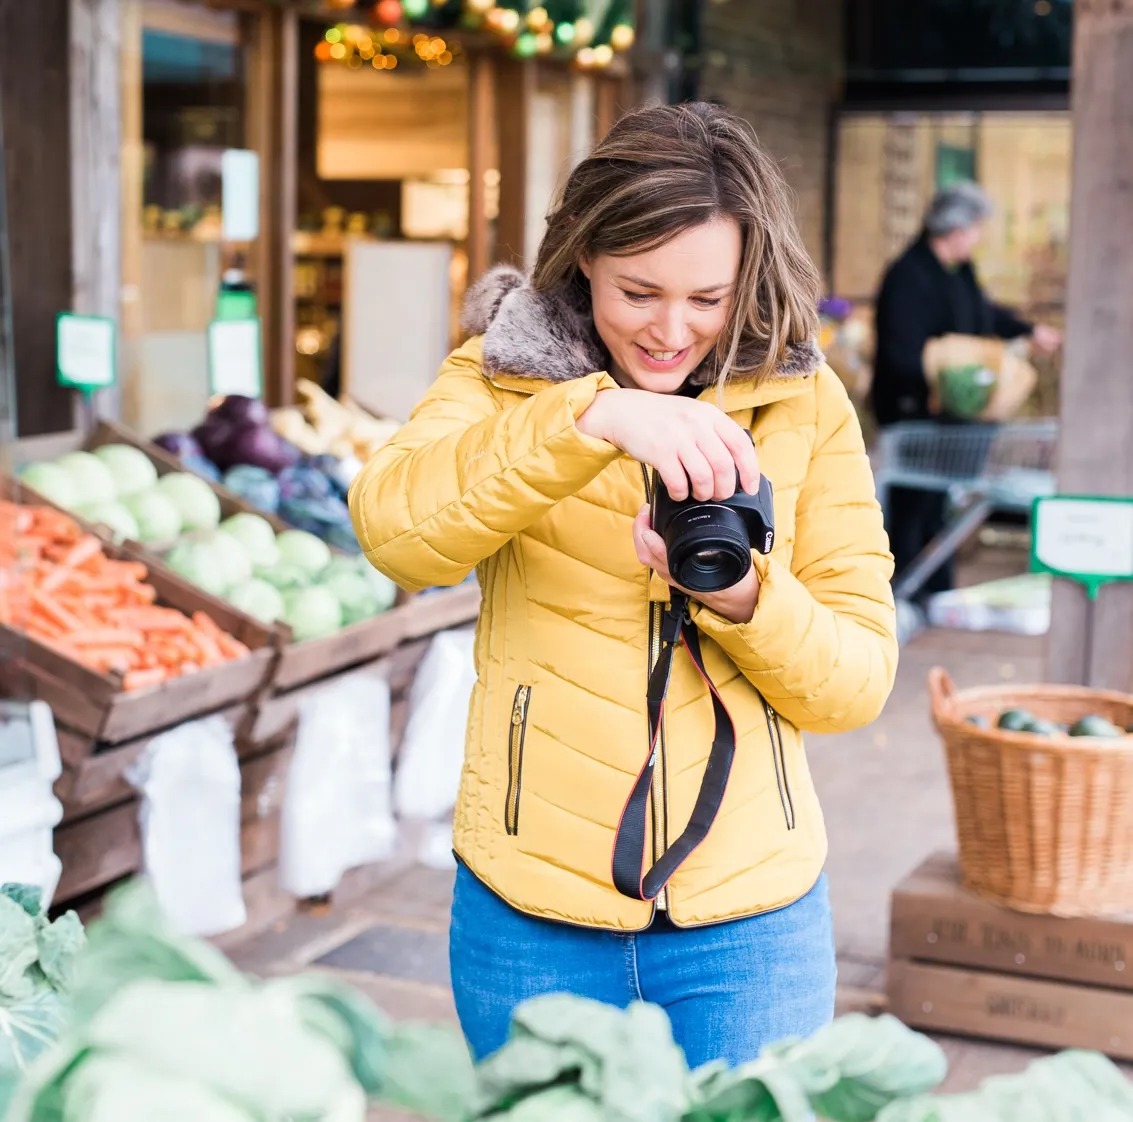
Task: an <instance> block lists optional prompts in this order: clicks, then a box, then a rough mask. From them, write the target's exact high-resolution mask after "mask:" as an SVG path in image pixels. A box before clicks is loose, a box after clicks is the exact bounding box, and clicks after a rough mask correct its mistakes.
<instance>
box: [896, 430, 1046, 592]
mask: <svg viewBox="0 0 1133 1122" xmlns="http://www.w3.org/2000/svg"><path fill="white" fill-rule="evenodd" d="M1057 446H1058V422H1057V420H1055V419H1054V418H1049V419H1042V420H1034V421H1012V422H1009V423H1005V424H986V423H977V424H958V423H956V424H953V423H949V424H938V423H936V422H931V421H906V422H903V423H901V424H897V425H892V426H890V427H889V428H886V429H883V430H882V431H881V434H880V437H879V439H878V442H877V448H876V453H875V455H876V464H875V468H874V478H875V480H876V483H877V497H878V500H879V501H880V503H881V505H882V509H883V510H888V498H889V491H890V489H891V488H893V487H913V488H916V489H918V490H922V491H940V492H943V493H945V494H947V495H948V496H949V498H950V499H951V502H952V507H953V509H954V510H955V511H956V515H955V517H954V518H953V519H952V521H951V522H950V523H949V524H948V525H947V526H946V527H945V528H944V530H942V531H941V533H940V534H938V535H937V536H936V537H935V538H934V539H933V540H932V541H931V542H929V544H928V545H927V546H925V548H924V549H923V550H922V551H921V552H920V554H919V555H918V556H917V558H916V560H915V561H914V562H913V563H912V564H911V565H910V566H909V567H908V568H907V569H906V570H905V572H904V573H902V575H901V576H900V578H899V579H898V580H897V581H896V583H895V584H894V586H893V595H894V597H895V598H896V599H897V600H898V601H905V600H911V599H912V598H913V597H914V596H915V595H916V594H917V593H918V592H919V591H920V590H921V589H922V588H923V587H924V585H925V582H926V581H927V580H928V579H929V577H931V576H932V574H933V573H935V572H936V570H937V569H939V568H940V566H941V565H942V564H944V562H945V561H947V560H948V559H949V558H950V557H953V556H954V555H955V554H956V552H957V551H958V550H959V549H960V547H961V546H962V545H963V544H964V543H965V542H966V541H967V540H968V539H969V538H970V537H971V536H972V535H973V534H975V533H976V532H977V531H978V530H979V529H980V527H981V526H983V524H984V523H985V522H986V521H987V520H988V518H989V517H990V516H991V514H992V513H993V512H994V511H997V510H1009V511H1029V510H1030V509H1031V505H1032V503H1033V502H1034V500H1035V499H1036V498H1038V497H1040V496H1043V495H1049V494H1053V492H1054V455H1055V450H1056V448H1057Z"/></svg>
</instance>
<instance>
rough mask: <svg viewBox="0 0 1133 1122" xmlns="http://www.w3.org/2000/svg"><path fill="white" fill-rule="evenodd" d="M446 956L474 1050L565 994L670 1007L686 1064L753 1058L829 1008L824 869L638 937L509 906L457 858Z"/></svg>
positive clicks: (823, 1018)
mask: <svg viewBox="0 0 1133 1122" xmlns="http://www.w3.org/2000/svg"><path fill="white" fill-rule="evenodd" d="M449 959H450V965H451V970H452V986H453V992H454V994H455V997H456V1011H457V1014H458V1015H459V1017H460V1024H461V1028H462V1029H463V1030H464V1035H465V1037H466V1038H467V1039H468V1043H469V1046H470V1047H471V1049H472V1053H473V1055H474V1056H475V1058H476V1059H477V1060H481V1059H483V1058H484V1057H485V1056H488V1055H490V1054H491V1053H492V1052H494V1051H496V1049H498V1048H499V1047H501V1045H503V1043H504V1042H505V1040H506V1039H507V1034H508V1027H509V1024H510V1019H511V1014H512V1010H513V1009H514V1008H515V1007H516V1005H518V1004H520V1003H521V1002H523V1001H526V1000H527V999H528V998H531V997H537V996H539V995H541V994H548V993H564V992H565V993H573V994H578V995H579V996H581V997H589V998H594V999H595V1000H597V1001H602V1002H605V1003H606V1004H609V1005H616V1006H618V1007H620V1008H625V1007H626V1006H627V1005H629V1004H630V1003H631V1002H633V1001H642V1000H644V1001H649V1002H652V1003H654V1004H657V1005H660V1006H661V1007H662V1008H664V1009H665V1011H666V1012H667V1013H668V1014H669V1018H670V1020H671V1021H672V1025H673V1035H674V1037H675V1038H676V1041H677V1043H678V1044H679V1045H680V1046H681V1047H682V1048H683V1049H684V1052H685V1056H686V1058H687V1059H688V1062H689V1065H690V1066H691V1067H694V1068H695V1067H699V1066H700V1065H701V1064H704V1063H707V1062H708V1061H710V1060H715V1059H723V1060H726V1061H728V1063H730V1064H732V1065H736V1064H741V1063H745V1062H746V1061H748V1060H753V1059H755V1058H756V1057H757V1056H758V1055H759V1052H760V1050H761V1049H762V1048H763V1046H764V1045H765V1044H772V1043H774V1042H776V1041H778V1040H782V1039H784V1038H786V1037H790V1036H810V1035H811V1034H812V1033H814V1032H816V1031H817V1030H818V1029H820V1028H821V1027H822V1026H823V1025H825V1024H827V1023H828V1022H829V1021H830V1019H831V1018H832V1017H833V1015H834V986H835V975H836V966H835V960H834V938H833V931H832V924H831V916H830V899H829V894H828V890H827V883H826V877H825V875H823V876H822V877H821V878H820V879H819V881H818V883H817V884H816V885H815V886H814V888H812V889H811V891H810V892H808V893H807V895H806V896H804V897H803V898H802V899H801V900H798V901H796V902H795V903H794V904H791V905H789V906H788V907H785V908H781V909H779V910H778V911H774V912H768V913H766V914H764V915H759V916H753V917H752V918H750V919H741V920H735V921H733V922H731V923H720V924H714V925H713V926H710V927H698V928H690V929H684V930H681V929H677V928H673V927H671V926H669V927H667V928H666V929H663V930H650V931H647V932H644V933H641V934H637V935H620V934H615V933H613V932H610V931H600V930H593V929H588V928H583V927H570V926H567V925H565V924H559V923H552V922H550V921H548V920H543V919H534V918H532V917H531V916H527V915H524V914H523V913H522V912H519V911H516V910H515V909H514V908H512V907H511V906H510V905H508V904H506V903H504V902H503V901H502V900H501V899H500V898H499V897H498V896H496V895H495V894H494V893H492V892H491V891H489V890H488V889H487V888H485V887H484V885H482V884H481V883H480V882H479V881H478V880H477V879H476V878H475V877H474V876H473V875H472V874H471V873H470V872H469V871H468V870H467V869H466V868H465V867H464V866H463V865H460V866H459V867H458V870H457V875H456V892H455V895H454V898H453V906H452V928H451V934H450V937H449Z"/></svg>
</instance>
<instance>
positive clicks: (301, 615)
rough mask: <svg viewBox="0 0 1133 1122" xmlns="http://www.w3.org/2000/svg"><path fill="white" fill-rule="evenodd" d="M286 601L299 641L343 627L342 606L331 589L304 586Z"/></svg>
mask: <svg viewBox="0 0 1133 1122" xmlns="http://www.w3.org/2000/svg"><path fill="white" fill-rule="evenodd" d="M317 540H318V539H316V541H317ZM320 544H322V543H320ZM286 603H287V614H286V619H287V622H288V623H289V624H290V625H291V630H292V631H293V632H294V633H295V639H296V641H298V642H303V641H304V640H306V639H321V638H323V637H324V636H326V635H333V634H334V633H335V632H336V631H338V629H339V628H340V627H342V608H341V607H339V603H338V600H337V599H336V598H335V596H334V593H333V592H331V591H330V590H329V589H326V588H303V589H300V590H299V591H297V592H293V593H292V594H291V595H290V596H289V597H288V598H287V601H286Z"/></svg>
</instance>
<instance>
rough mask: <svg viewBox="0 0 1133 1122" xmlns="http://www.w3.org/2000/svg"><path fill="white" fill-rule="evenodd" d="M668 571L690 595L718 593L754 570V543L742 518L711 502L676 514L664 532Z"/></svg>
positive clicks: (728, 509) (727, 508)
mask: <svg viewBox="0 0 1133 1122" xmlns="http://www.w3.org/2000/svg"><path fill="white" fill-rule="evenodd" d="M665 549H666V551H667V552H668V555H669V572H670V573H671V574H672V576H673V579H674V580H675V581H676V582H677V584H679V585H681V586H682V587H683V588H687V589H688V590H689V591H690V592H719V591H720V590H721V589H724V588H731V587H732V585H734V584H738V583H739V582H740V581H741V580H743V578H744V577H745V576H747V572H748V570H749V569H750V568H751V542H750V540H749V539H748V534H747V527H746V526H745V525H744V522H743V519H742V518H741V517H740V516H739V515H738V514H737V513H736V512H735V511H734V510H731V509H730V508H729V507H726V506H718V505H715V504H712V503H705V504H703V505H696V506H691V507H688V508H686V509H684V510H682V511H679V512H678V513H676V514H674V516H673V518H672V520H671V521H670V522H669V525H668V526H667V527H666V529H665Z"/></svg>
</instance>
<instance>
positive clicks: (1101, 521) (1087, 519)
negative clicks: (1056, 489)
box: [1031, 495, 1133, 596]
mask: <svg viewBox="0 0 1133 1122" xmlns="http://www.w3.org/2000/svg"><path fill="white" fill-rule="evenodd" d="M1031 551H1032V556H1031V567H1032V568H1033V569H1037V570H1039V571H1042V572H1049V573H1054V574H1056V575H1058V576H1062V577H1068V578H1069V579H1071V580H1075V581H1078V582H1079V583H1080V584H1084V585H1086V587H1087V588H1088V589H1089V590H1090V595H1091V596H1094V595H1096V594H1097V589H1098V588H1099V587H1100V586H1101V585H1103V584H1106V583H1108V582H1109V581H1117V580H1133V499H1117V498H1102V497H1088V496H1077V495H1054V496H1050V497H1047V498H1042V499H1039V500H1038V501H1037V502H1036V503H1035V515H1034V531H1033V540H1032V546H1031Z"/></svg>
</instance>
